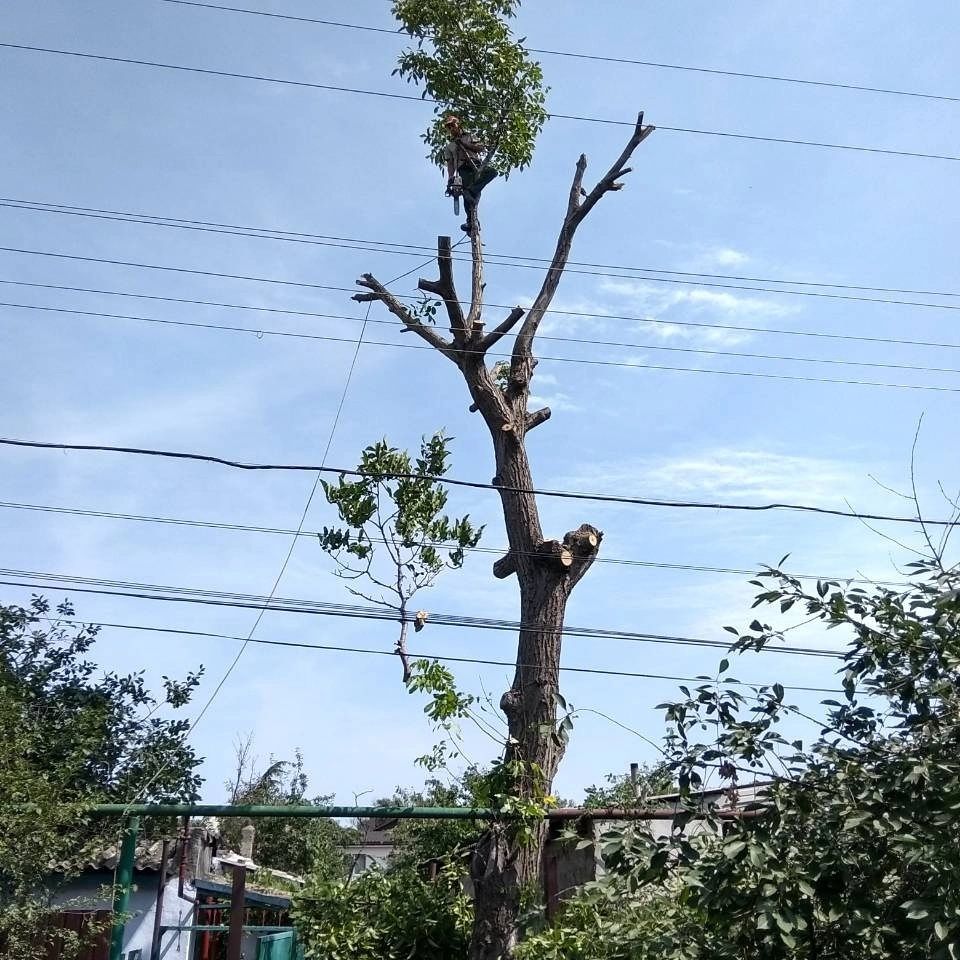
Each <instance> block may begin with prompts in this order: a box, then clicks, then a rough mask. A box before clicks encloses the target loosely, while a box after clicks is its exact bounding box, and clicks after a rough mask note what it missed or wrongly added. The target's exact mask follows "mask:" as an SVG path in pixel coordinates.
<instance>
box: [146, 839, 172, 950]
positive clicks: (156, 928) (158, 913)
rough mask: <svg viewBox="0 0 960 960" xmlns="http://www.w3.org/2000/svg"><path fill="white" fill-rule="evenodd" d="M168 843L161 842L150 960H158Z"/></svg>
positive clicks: (168, 854) (168, 853) (168, 851)
mask: <svg viewBox="0 0 960 960" xmlns="http://www.w3.org/2000/svg"><path fill="white" fill-rule="evenodd" d="M169 856H170V841H169V840H164V841H163V849H162V850H161V852H160V879H159V880H158V881H157V905H156V908H155V910H154V914H153V939H152V940H151V941H150V960H160V928H161V925H162V924H163V892H164V889H165V888H166V886H167V859H168V857H169Z"/></svg>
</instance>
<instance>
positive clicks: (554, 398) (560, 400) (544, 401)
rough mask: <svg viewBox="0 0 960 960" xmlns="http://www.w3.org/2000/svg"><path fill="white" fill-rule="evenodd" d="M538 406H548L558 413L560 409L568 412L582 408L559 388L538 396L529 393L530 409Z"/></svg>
mask: <svg viewBox="0 0 960 960" xmlns="http://www.w3.org/2000/svg"><path fill="white" fill-rule="evenodd" d="M540 407H549V408H550V409H551V410H552V411H553V412H554V413H558V412H559V411H561V410H565V411H567V412H568V413H575V412H577V411H579V410H582V409H583V407H581V406H580V405H579V404H576V403H574V402H573V400H572V398H571V397H570V396H569V395H568V394H566V393H563V392H562V391H560V390H556V391H554V392H553V393H551V394H545V395H543V396H538V395H536V394H532V393H531V394H530V409H531V410H534V409H539V408H540Z"/></svg>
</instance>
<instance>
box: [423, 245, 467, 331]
mask: <svg viewBox="0 0 960 960" xmlns="http://www.w3.org/2000/svg"><path fill="white" fill-rule="evenodd" d="M437 266H438V267H439V269H440V279H439V280H424V279H423V278H422V277H421V279H420V280H419V281H418V283H417V288H418V289H420V290H424V291H425V292H427V293H432V294H433V295H434V296H437V297H439V298H440V299H441V300H442V301H443V304H444V306H445V307H446V308H447V316H448V317H449V318H450V335H451V336H452V337H453V342H454V343H455V344H456V345H457V346H462V345H463V344H464V343H465V342H466V339H467V321H466V320H465V319H464V316H463V307H462V306H461V305H460V299H459V298H458V297H457V286H456V283H455V281H454V278H453V245H452V243H451V242H450V238H449V237H437Z"/></svg>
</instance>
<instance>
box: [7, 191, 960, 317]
mask: <svg viewBox="0 0 960 960" xmlns="http://www.w3.org/2000/svg"><path fill="white" fill-rule="evenodd" d="M0 207H5V208H8V209H11V210H25V211H28V212H31V213H51V214H57V215H61V216H75V217H87V218H91V219H96V220H108V221H114V222H118V223H133V224H142V225H144V226H151V227H171V228H175V229H181V230H194V231H199V232H202V233H218V234H222V235H224V236H231V237H250V238H252V239H257V240H280V241H284V242H288V243H304V244H311V245H318V246H340V245H341V244H346V245H350V246H346V247H343V249H351V250H364V251H368V252H374V253H394V254H403V255H404V256H422V255H423V254H424V253H431V252H432V251H433V248H431V247H428V246H426V245H425V244H415V243H399V242H395V241H392V240H371V239H367V238H362V237H342V236H336V235H330V234H322V233H307V232H305V231H296V230H285V229H282V228H275V227H254V226H249V225H244V224H235V223H218V222H216V221H210V220H190V219H186V218H184V217H169V216H165V215H162V214H153V213H137V212H130V211H126V210H110V209H105V208H102V207H81V206H76V205H73V204H64V203H49V202H47V201H40V200H25V199H22V198H16V197H0ZM385 248H396V249H385ZM484 256H485V261H486V262H487V263H488V264H492V265H494V266H503V267H523V268H525V269H535V270H542V269H543V268H544V267H547V266H549V265H550V263H551V260H550V259H549V258H547V257H531V256H520V255H519V254H512V253H489V252H488V253H486V254H485V255H484ZM453 259H455V260H460V261H462V262H464V263H469V262H471V261H470V258H469V257H454V258H453ZM513 260H516V261H521V262H519V263H509V262H504V261H513ZM577 267H589V268H591V269H590V270H577V269H575V268H577ZM623 270H628V271H632V272H631V273H630V274H628V275H624V274H622V273H617V272H607V271H623ZM565 272H569V273H587V274H589V275H590V276H604V277H614V278H618V279H624V280H650V281H651V282H660V283H669V282H676V283H684V284H686V285H699V286H707V287H711V286H717V287H721V288H722V289H733V290H743V289H745V290H756V291H759V292H764V293H794V294H799V293H801V291H791V290H780V289H778V288H765V287H739V286H733V287H731V286H729V285H728V284H711V283H707V282H705V281H707V280H738V281H741V282H744V283H763V284H770V283H776V284H785V285H789V286H797V287H820V288H824V289H830V290H859V291H864V292H873V293H900V294H909V295H911V296H918V297H960V292H957V291H943V290H916V289H911V288H905V287H873V286H867V285H865V284H855V283H827V282H824V281H819V280H785V279H781V278H779V277H751V276H745V275H742V274H730V273H704V272H702V271H695V270H668V269H665V268H662V267H636V266H630V265H629V264H626V265H625V264H613V263H591V262H587V261H581V260H568V261H567V266H566V268H565ZM635 273H639V274H657V273H661V274H665V275H667V276H669V277H687V278H694V279H688V280H683V281H680V280H676V281H671V280H668V279H667V278H666V277H652V276H634V275H633V274H635ZM834 299H846V298H845V297H842V298H838V297H835V298H834ZM869 302H878V303H890V302H893V303H900V302H901V301H888V300H877V301H872V300H871V301H869ZM906 305H909V306H937V304H919V303H908V304H906Z"/></svg>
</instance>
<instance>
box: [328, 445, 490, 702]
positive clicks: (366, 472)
mask: <svg viewBox="0 0 960 960" xmlns="http://www.w3.org/2000/svg"><path fill="white" fill-rule="evenodd" d="M449 458H450V441H449V440H448V439H447V438H446V437H444V436H443V434H441V433H437V434H434V435H433V436H432V437H429V438H424V440H423V443H422V444H421V446H420V456H419V457H417V459H416V460H415V461H414V460H413V459H412V458H411V457H410V454H409V453H406V452H405V451H402V450H397V449H395V448H394V447H391V446H388V444H387V442H386V440H381V441H379V442H377V443H375V444H372V445H371V446H369V447H367V448H366V449H365V450H364V451H363V453H362V455H361V457H360V464H359V466H358V467H357V473H358V474H359V477H358V478H357V479H347V478H346V477H345V476H341V477H340V479H339V480H338V481H337V483H326V482H324V483H323V491H324V493H325V494H326V496H327V500H328V501H329V502H330V503H332V504H333V505H334V506H335V507H336V508H337V511H338V512H339V514H340V519H341V520H342V521H343V522H344V523H345V524H346V527H332V528H331V527H324V528H323V531H322V532H321V533H320V545H321V546H322V547H323V549H324V550H325V551H326V552H327V553H328V554H329V555H330V556H331V557H333V559H334V561H335V562H336V564H337V570H336V573H337V575H338V576H340V577H343V578H344V579H347V580H351V581H353V582H355V583H357V584H360V583H362V584H364V587H365V588H364V589H360V587H359V586H351V587H348V588H347V589H348V590H349V591H350V592H351V593H352V594H354V595H355V596H358V597H362V598H363V599H364V600H368V601H369V602H370V603H374V604H376V605H378V606H381V607H385V608H386V609H388V610H392V611H393V612H394V613H395V614H396V618H397V620H398V621H399V622H400V633H399V636H398V638H397V646H396V652H397V655H398V656H399V657H400V660H401V662H402V664H403V680H404V682H405V683H406V682H408V681H409V680H410V679H411V676H412V673H411V668H410V662H409V659H408V657H407V633H408V631H409V627H410V624H411V623H413V624H414V628H415V629H416V630H420V629H422V628H423V625H424V623H425V622H426V618H427V613H426V611H420V612H419V613H417V614H416V615H415V616H413V617H411V616H410V601H411V600H412V599H413V598H414V596H415V595H416V594H417V593H418V592H419V591H420V590H423V589H425V588H426V587H430V586H432V585H433V584H434V583H435V582H436V579H437V577H439V576H440V574H441V573H442V572H443V571H444V570H445V569H454V570H455V569H458V568H460V567H461V566H463V560H464V551H465V550H466V549H468V548H470V547H475V546H476V545H477V544H478V543H479V542H480V537H481V535H482V533H483V528H482V527H479V528H478V527H474V526H473V524H471V523H470V517H469V516H463V517H460V518H459V519H451V518H450V517H448V516H447V515H446V514H445V513H444V512H443V510H444V508H445V507H446V505H447V491H446V489H445V488H444V486H443V484H442V483H440V482H438V480H437V478H438V477H443V475H444V474H445V473H446V472H447V467H448V461H449Z"/></svg>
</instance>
